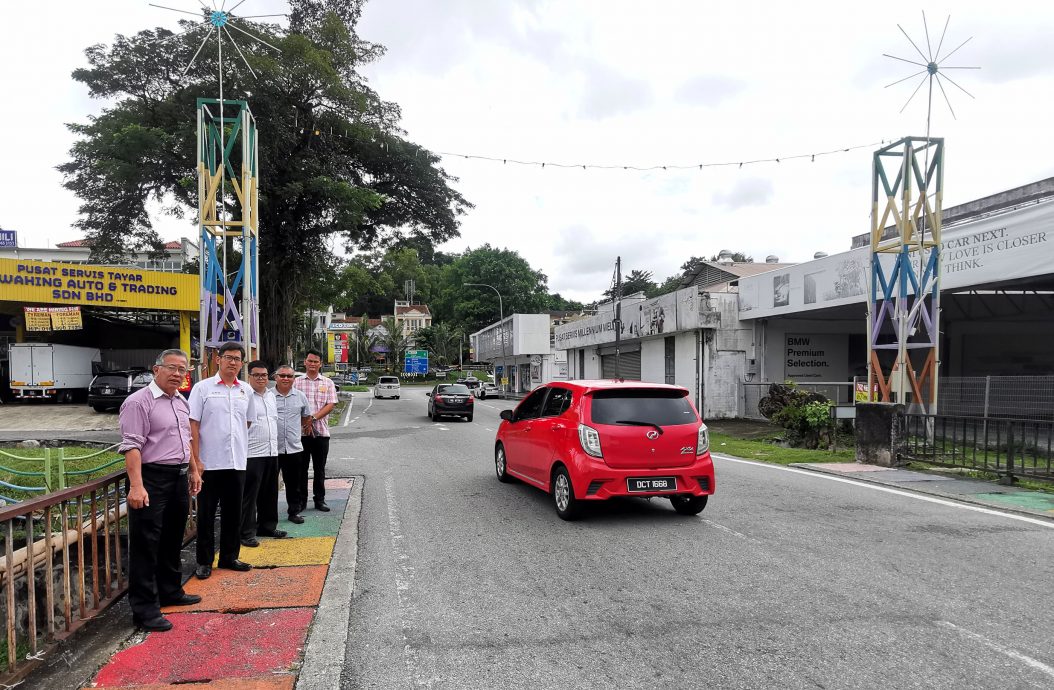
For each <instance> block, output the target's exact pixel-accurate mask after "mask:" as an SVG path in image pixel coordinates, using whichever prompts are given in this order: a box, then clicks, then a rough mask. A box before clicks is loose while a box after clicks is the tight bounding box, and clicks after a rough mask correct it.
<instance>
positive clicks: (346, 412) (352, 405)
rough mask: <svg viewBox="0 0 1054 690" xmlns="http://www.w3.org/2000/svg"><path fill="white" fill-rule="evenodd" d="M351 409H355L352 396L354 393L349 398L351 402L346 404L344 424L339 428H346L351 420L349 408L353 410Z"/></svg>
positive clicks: (353, 396)
mask: <svg viewBox="0 0 1054 690" xmlns="http://www.w3.org/2000/svg"><path fill="white" fill-rule="evenodd" d="M353 407H355V395H354V393H353V394H352V396H351V402H349V403H348V407H347V409H345V410H344V423H343V424H341V426H347V425H348V422H349V421H350V420H351V408H353Z"/></svg>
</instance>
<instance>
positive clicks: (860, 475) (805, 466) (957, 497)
mask: <svg viewBox="0 0 1054 690" xmlns="http://www.w3.org/2000/svg"><path fill="white" fill-rule="evenodd" d="M788 467H794V468H796V469H799V470H808V471H809V472H816V473H818V474H829V475H831V476H833V477H842V478H845V479H852V480H853V481H858V482H861V483H864V484H876V485H878V486H885V487H889V488H891V489H900V490H901V491H910V492H913V493H917V494H925V495H926V496H933V497H935V498H943V499H945V500H947V501H956V502H958V503H968V504H970V505H974V506H980V507H982V508H990V509H992V510H999V511H1002V512H1004V513H1013V514H1014V515H1024V516H1026V517H1032V518H1043V519H1044V520H1049V521H1051V522H1054V516H1052V515H1050V514H1049V513H1044V512H1041V511H1038V510H1028V509H1025V508H1018V507H1016V506H1013V505H1007V504H1005V503H996V502H995V501H982V500H978V499H975V498H971V497H970V495H969V494H953V493H947V492H943V491H933V490H925V489H922V488H919V487H917V486H904V484H902V483H897V482H887V481H882V480H881V479H877V478H875V477H874V476H872V475H873V474H875V473H873V472H839V471H838V470H833V469H829V468H826V467H817V466H815V465H812V464H810V463H807V462H801V463H797V462H796V463H791V464H790V465H788ZM951 481H956V480H955V479H954V478H951Z"/></svg>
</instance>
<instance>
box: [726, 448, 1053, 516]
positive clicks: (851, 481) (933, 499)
mask: <svg viewBox="0 0 1054 690" xmlns="http://www.w3.org/2000/svg"><path fill="white" fill-rule="evenodd" d="M710 455H711V457H714V458H717V459H719V460H728V461H729V462H736V463H739V464H741V465H754V466H755V467H764V468H766V469H770V470H779V471H781V472H791V473H794V474H802V475H807V476H809V477H813V478H816V479H826V480H829V481H832V482H841V483H842V484H853V485H855V486H859V487H863V488H865V489H872V490H874V491H881V492H882V493H887V494H894V495H896V496H904V497H906V498H914V499H916V500H919V501H925V502H927V503H936V504H937V505H942V506H948V507H951V508H961V509H962V510H971V511H973V512H975V513H984V514H985V515H996V516H999V517H1005V518H1010V519H1011V520H1019V521H1020V522H1027V523H1029V524H1032V525H1038V526H1040V527H1046V528H1047V529H1054V522H1051V521H1049V520H1041V519H1039V518H1032V517H1028V516H1026V515H1015V514H1014V513H1004V512H1002V511H999V510H994V509H992V508H983V507H981V506H975V505H970V504H968V503H956V502H955V501H949V500H946V499H943V498H936V497H935V496H927V495H925V494H917V493H913V492H911V491H907V490H905V489H893V488H890V487H888V486H878V485H877V484H871V483H869V482H861V481H857V480H855V479H848V478H846V477H834V476H832V475H829V474H822V473H820V472H810V471H809V470H800V469H798V468H796V467H785V466H783V465H772V464H770V463H767V462H757V461H755V460H744V459H743V458H733V457H731V456H729V455H719V454H717V453H711V454H710Z"/></svg>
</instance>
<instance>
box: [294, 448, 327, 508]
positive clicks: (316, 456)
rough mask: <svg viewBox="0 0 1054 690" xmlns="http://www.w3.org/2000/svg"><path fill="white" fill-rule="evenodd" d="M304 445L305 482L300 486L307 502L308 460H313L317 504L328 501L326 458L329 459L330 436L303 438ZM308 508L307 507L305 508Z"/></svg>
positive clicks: (312, 467)
mask: <svg viewBox="0 0 1054 690" xmlns="http://www.w3.org/2000/svg"><path fill="white" fill-rule="evenodd" d="M300 440H301V441H302V442H303V444H304V456H305V459H304V480H303V482H302V483H301V484H300V488H301V489H303V492H302V495H303V496H304V501H305V503H306V502H307V458H311V469H313V470H314V471H315V479H314V482H313V484H314V486H313V488H314V490H315V496H314V498H315V503H321V502H322V501H324V500H326V458H327V457H329V436H301V437H300ZM304 507H305V508H306V507H307V506H306V505H305V506H304Z"/></svg>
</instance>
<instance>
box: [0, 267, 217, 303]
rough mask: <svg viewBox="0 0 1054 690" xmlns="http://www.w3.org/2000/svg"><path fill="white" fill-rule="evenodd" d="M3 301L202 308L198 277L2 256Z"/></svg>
mask: <svg viewBox="0 0 1054 690" xmlns="http://www.w3.org/2000/svg"><path fill="white" fill-rule="evenodd" d="M0 300H3V301H7V302H34V303H38V304H41V303H43V304H79V305H83V306H91V307H109V308H122V309H157V310H161V311H197V310H198V308H199V304H200V300H199V288H198V277H197V276H196V275H191V274H189V273H166V272H164V271H146V270H143V269H141V268H132V267H127V266H88V265H84V264H64V263H57V262H52V261H21V260H19V259H0Z"/></svg>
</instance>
